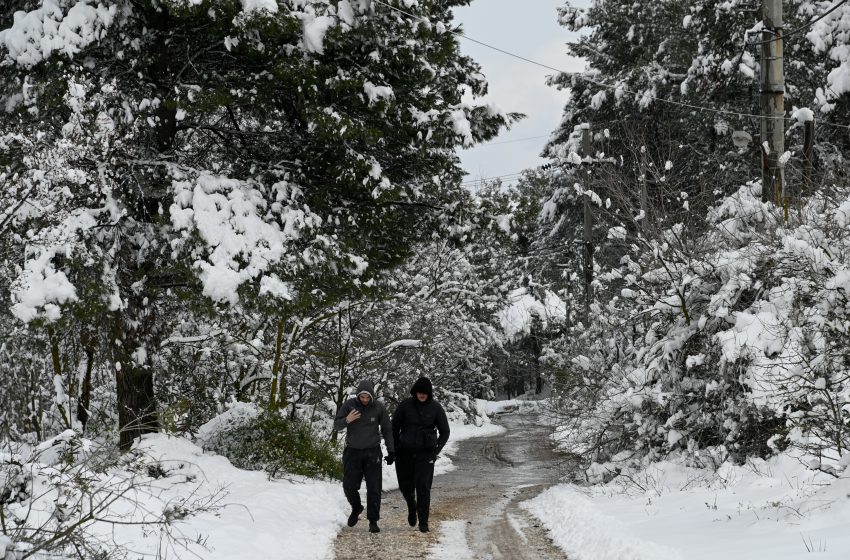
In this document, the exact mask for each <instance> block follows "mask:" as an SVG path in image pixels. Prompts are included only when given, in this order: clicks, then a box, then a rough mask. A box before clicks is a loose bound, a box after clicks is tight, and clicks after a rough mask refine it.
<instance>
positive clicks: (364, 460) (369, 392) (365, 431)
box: [334, 380, 395, 533]
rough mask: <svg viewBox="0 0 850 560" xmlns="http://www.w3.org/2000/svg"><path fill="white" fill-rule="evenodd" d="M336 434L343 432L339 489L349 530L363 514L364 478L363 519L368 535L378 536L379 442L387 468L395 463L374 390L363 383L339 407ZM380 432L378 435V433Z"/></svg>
mask: <svg viewBox="0 0 850 560" xmlns="http://www.w3.org/2000/svg"><path fill="white" fill-rule="evenodd" d="M334 428H335V429H336V430H337V431H342V430H343V429H344V430H346V432H345V449H344V450H343V452H342V471H343V475H342V489H343V491H344V492H345V497H346V499H348V503H349V504H351V515H349V516H348V526H349V527H354V526H355V525H357V521H358V520H359V518H360V514H361V513H362V512H363V504H362V503H361V502H360V484H361V483H362V482H363V478H364V477H365V478H366V519H368V520H369V532H370V533H379V532H380V531H381V529H380V528H379V527H378V519H380V517H381V516H380V513H381V439H380V436H383V438H384V442H385V443H386V446H387V464H388V465H392V464H393V461H394V460H395V446H394V445H393V438H392V428H391V424H390V417H389V414H388V413H387V409H386V408H384V405H383V403H381V402H379V401H378V400H377V399H376V398H375V386H374V385H373V384H372V382H371V381H367V380H363V381H361V382H360V384H359V385H358V386H357V396H356V397H354V398H353V399H348V400H347V401H345V403H343V405H342V406H341V407H340V409H339V411H338V412H337V414H336V420H335V421H334ZM379 431H380V435H379V433H378V432H379Z"/></svg>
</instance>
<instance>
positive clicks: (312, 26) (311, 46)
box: [303, 15, 336, 54]
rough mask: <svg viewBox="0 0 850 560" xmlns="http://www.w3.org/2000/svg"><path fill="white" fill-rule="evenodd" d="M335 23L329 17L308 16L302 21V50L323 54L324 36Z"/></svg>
mask: <svg viewBox="0 0 850 560" xmlns="http://www.w3.org/2000/svg"><path fill="white" fill-rule="evenodd" d="M335 23H336V21H335V20H334V19H333V18H332V17H330V16H309V15H308V17H305V18H304V20H303V25H304V50H305V51H307V52H314V53H318V54H322V53H323V52H325V35H326V34H327V32H328V29H330V28H331V27H333V26H334V24H335Z"/></svg>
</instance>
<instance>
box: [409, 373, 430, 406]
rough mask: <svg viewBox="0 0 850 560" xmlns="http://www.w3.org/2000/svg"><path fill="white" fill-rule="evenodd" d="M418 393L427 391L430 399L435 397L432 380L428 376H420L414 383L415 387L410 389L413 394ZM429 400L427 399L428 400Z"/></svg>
mask: <svg viewBox="0 0 850 560" xmlns="http://www.w3.org/2000/svg"><path fill="white" fill-rule="evenodd" d="M416 393H425V394H426V395H428V400H429V401H430V400H431V399H433V398H434V387H433V386H432V385H431V380H430V379H428V378H427V377H420V378H419V379H417V380H416V383H414V384H413V387H412V388H411V389H410V394H411V396H414V397H415V396H416ZM426 402H427V401H426Z"/></svg>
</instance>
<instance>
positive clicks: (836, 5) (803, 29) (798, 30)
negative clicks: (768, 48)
mask: <svg viewBox="0 0 850 560" xmlns="http://www.w3.org/2000/svg"><path fill="white" fill-rule="evenodd" d="M846 3H847V0H841V1H840V2H838V3H837V4H835V5H834V6H833V7H831V8H830V9H829V10H827V11H826V12H824V13H823V14H821V15H820V16H819V17H818V18H817V19H813V20H812V21H810V22H808V23H806V24H804V25H801V26H800V27H798V28H797V29H793V30H791V31H789V32H788V33H783V34H782V35H781V36H776V37H774V38H773V39H765V40H764V41H758V42H756V43H747V45H748V46H750V47H757V46H759V45H766V44H768V43H772V42H774V41H776V40H777V39H782V40H783V41H785V39H787V38H788V37H792V36H794V35H797V34H799V33H802V32H803V31H805V30H806V29H809V28H810V27H811V26H813V25H814V24H816V23H817V22H819V21H820V20H822V19H823V18H825V17H826V16H828V15H829V14H831V13H832V12H834V11H835V10H837V9H838V8H840V7H841V6H843V5H844V4H846Z"/></svg>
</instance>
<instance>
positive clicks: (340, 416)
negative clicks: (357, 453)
mask: <svg viewBox="0 0 850 560" xmlns="http://www.w3.org/2000/svg"><path fill="white" fill-rule="evenodd" d="M364 391H365V392H366V393H369V395H370V396H371V397H372V400H371V401H369V404H368V405H366V406H363V404H362V403H361V402H360V398H359V397H358V396H356V395H355V397H354V398H353V399H348V400H347V401H345V402H344V403H343V404H342V406H341V407H339V411H337V413H336V419H335V420H334V428H336V430H337V431H341V430H346V432H345V445H346V447H353V448H354V449H371V448H373V447H377V446H379V445H381V438H380V436H379V435H378V428H379V427H380V435H382V436H383V437H384V442H385V443H386V445H387V452H388V453H392V452H393V451H395V445H393V438H392V437H391V436H390V434H392V427H391V425H390V415H389V413H388V412H387V409H386V408H385V407H384V404H383V403H382V402H380V401H379V400H378V399H376V398H375V386H374V385H373V384H372V382H371V381H361V382H360V385H358V386H357V395H359V394H360V393H362V392H364ZM352 410H359V411H360V415H361V416H360V418H358V419H357V420H355V421H354V422H352V423H351V424H348V423H346V422H345V417H346V416H348V413H349V412H351V411H352Z"/></svg>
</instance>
